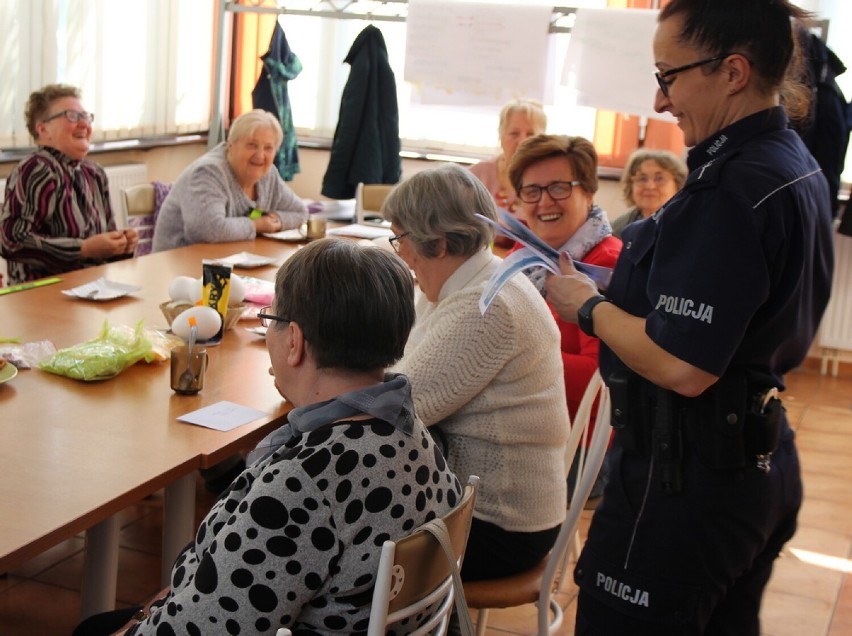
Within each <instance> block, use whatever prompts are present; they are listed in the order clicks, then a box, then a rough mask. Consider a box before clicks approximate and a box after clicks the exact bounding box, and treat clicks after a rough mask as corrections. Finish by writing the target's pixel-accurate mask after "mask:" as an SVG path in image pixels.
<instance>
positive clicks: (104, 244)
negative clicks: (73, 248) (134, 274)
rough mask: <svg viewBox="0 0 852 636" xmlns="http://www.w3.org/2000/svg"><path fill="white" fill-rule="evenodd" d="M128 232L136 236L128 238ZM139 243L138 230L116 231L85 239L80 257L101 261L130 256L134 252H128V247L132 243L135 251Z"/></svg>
mask: <svg viewBox="0 0 852 636" xmlns="http://www.w3.org/2000/svg"><path fill="white" fill-rule="evenodd" d="M128 232H132V233H133V235H135V236H134V237H132V238H128ZM138 241H139V237H138V235H136V230H115V231H113V232H103V233H101V234H95V235H94V236H90V237H89V238H87V239H83V243H82V244H81V245H80V256H81V257H82V258H94V259H100V258H110V257H112V256H119V255H121V254H129V253H130V252H132V251H133V250H130V251H128V245H129V244H130V243H132V245H133V249H134V250H135V249H136V243H138Z"/></svg>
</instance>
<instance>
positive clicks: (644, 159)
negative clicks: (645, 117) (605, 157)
mask: <svg viewBox="0 0 852 636" xmlns="http://www.w3.org/2000/svg"><path fill="white" fill-rule="evenodd" d="M686 173H687V169H686V163H685V162H684V161H683V159H681V158H680V157H678V156H677V155H675V154H674V153H671V152H669V151H668V150H650V149H647V148H640V149H639V150H636V151H634V152H633V154H632V155H630V158H629V159H628V160H627V165H626V166H625V168H624V172H623V173H622V174H621V188H622V191H623V193H624V200H625V201H626V202H627V205H630V206H632V207H631V208H630V209H629V210H628V211H627V212H625V213H624V214H622V215H621V216H620V217H618V218H617V219H616V220H615V221H613V223H612V234H613V236H616V237H618V238H621V231H622V230H623V229H624V228H625V227H626V226H627V225H629V224H630V223H633V222H634V221H641V220H642V219H647V218H648V217H649V216H651V215H652V214H653V213H654V212H656V211H657V210H659V209H660V208H661V207H663V204H664V203H665V202H666V201H668V200H669V199H671V198H672V197H673V196H674V195H675V194H676V193H677V191H678V190H680V189H681V188H682V187H683V183H684V181H686Z"/></svg>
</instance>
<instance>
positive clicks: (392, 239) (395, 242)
mask: <svg viewBox="0 0 852 636" xmlns="http://www.w3.org/2000/svg"><path fill="white" fill-rule="evenodd" d="M409 234H411V231H408V232H402V233H401V234H394V235H393V236H389V237H388V243H390V246H391V247H392V248H393V251H394V252H395V253H397V254H399V240H400V239H404V238H405V237H406V236H408V235H409Z"/></svg>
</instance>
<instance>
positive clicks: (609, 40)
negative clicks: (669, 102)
mask: <svg viewBox="0 0 852 636" xmlns="http://www.w3.org/2000/svg"><path fill="white" fill-rule="evenodd" d="M658 13H659V12H658V11H657V10H652V9H579V10H578V11H577V19H576V21H575V22H574V27H573V28H572V29H571V41H570V43H569V45H568V52H567V54H566V56H565V66H564V67H563V74H562V83H563V84H565V85H567V86H570V87H572V88H574V89H576V91H577V103H578V104H579V105H580V106H591V107H593V108H602V109H606V110H612V111H615V112H620V113H629V114H632V115H644V116H646V117H654V118H657V119H664V120H666V121H673V118H672V117H671V115H669V114H668V113H664V114H660V113H656V112H654V96H655V94H656V91H657V81H656V80H655V79H654V70H655V69H654V54H653V51H652V47H651V45H652V42H653V39H654V31H655V29H656V27H657V15H658Z"/></svg>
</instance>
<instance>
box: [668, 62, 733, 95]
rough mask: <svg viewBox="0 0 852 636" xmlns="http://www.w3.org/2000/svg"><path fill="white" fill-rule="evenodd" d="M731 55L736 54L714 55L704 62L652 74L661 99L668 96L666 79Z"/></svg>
mask: <svg viewBox="0 0 852 636" xmlns="http://www.w3.org/2000/svg"><path fill="white" fill-rule="evenodd" d="M732 55H736V53H723V54H721V55H714V56H713V57H708V58H707V59H704V60H698V61H697V62H692V63H691V64H684V65H683V66H675V67H674V68H670V69H668V70H666V71H657V72H656V73H654V77H656V78H657V84H658V85H659V87H660V92H662V94H663V97H668V96H669V83H668V82H667V81H666V78H667V77H671V76H673V75H677V74H678V73H683V72H684V71H688V70H689V69H692V68H698V67H699V66H704V65H705V64H711V63H712V62H719V61H721V60H724V59H725V58H726V57H731V56H732Z"/></svg>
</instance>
